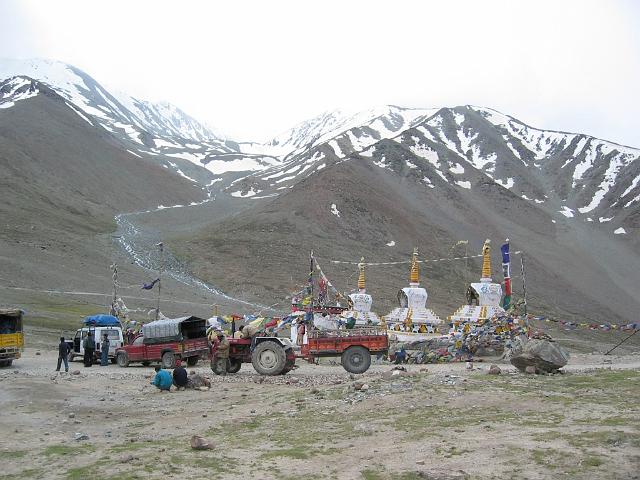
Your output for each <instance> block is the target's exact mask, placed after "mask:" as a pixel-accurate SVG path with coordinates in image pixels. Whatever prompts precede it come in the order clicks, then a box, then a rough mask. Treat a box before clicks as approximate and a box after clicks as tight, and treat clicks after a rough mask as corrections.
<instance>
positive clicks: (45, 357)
mask: <svg viewBox="0 0 640 480" xmlns="http://www.w3.org/2000/svg"><path fill="white" fill-rule="evenodd" d="M55 363H56V352H54V351H52V350H37V349H35V348H29V349H27V350H26V351H25V353H24V356H23V358H21V359H20V360H18V361H16V362H15V363H14V366H13V367H11V368H7V369H2V370H0V409H1V412H2V413H1V417H0V418H1V419H2V421H0V459H1V462H2V466H3V468H2V471H1V472H0V479H4V478H7V479H9V478H11V479H17V478H47V479H50V478H62V479H84V478H93V479H103V478H104V479H109V478H119V479H129V478H131V479H133V478H178V477H180V478H238V479H239V478H274V479H275V478H278V479H280V478H284V479H286V478H335V479H343V478H345V479H352V478H353V479H369V480H371V479H389V478H400V479H413V478H429V479H458V478H460V479H462V478H469V479H476V478H480V479H484V478H487V479H488V478H507V479H508V478H513V479H522V478H527V479H552V478H553V479H555V478H576V479H578V478H580V479H582V478H594V479H629V478H640V474H639V473H638V472H639V468H638V467H639V466H640V429H639V427H640V416H639V413H640V405H639V404H638V401H637V399H638V397H639V395H640V354H634V355H625V356H610V357H605V356H603V355H588V354H578V355H574V356H572V358H571V361H570V364H569V365H567V367H566V368H565V370H566V373H565V374H564V375H553V376H535V375H534V376H531V375H524V374H520V373H517V372H516V371H515V369H514V368H513V367H511V366H510V365H507V364H500V368H501V369H502V374H501V375H498V376H494V375H488V374H487V371H488V368H489V365H490V363H498V362H495V361H492V360H488V362H482V363H478V362H476V363H475V364H474V368H473V370H468V369H467V368H466V366H465V364H460V363H458V364H439V365H408V366H407V367H406V368H407V372H406V373H404V372H403V373H400V374H398V375H392V372H391V369H392V366H391V365H389V364H387V363H382V364H374V365H372V367H371V369H370V370H369V371H368V372H367V373H366V374H364V375H358V376H357V377H356V376H353V375H349V374H348V373H346V372H345V371H344V370H343V369H342V367H341V366H339V365H336V364H331V363H330V362H328V361H327V362H325V363H324V364H322V365H310V364H307V363H306V362H303V361H298V364H299V368H298V369H296V370H294V371H293V372H291V373H290V374H288V375H285V376H280V377H261V376H259V375H257V374H256V373H255V372H254V370H253V369H252V367H251V365H244V366H243V367H242V369H241V371H240V372H239V373H238V374H236V375H230V376H227V377H226V378H222V377H216V376H215V375H213V374H212V373H211V371H210V369H209V368H208V365H207V364H206V363H204V362H201V363H199V364H198V366H197V367H196V368H195V370H196V371H197V372H199V373H202V374H207V375H211V377H212V378H211V380H212V388H211V389H210V390H208V391H194V390H187V391H179V392H178V391H172V392H170V393H160V392H158V391H157V390H156V388H155V387H153V386H152V385H150V381H151V375H152V373H153V369H152V368H151V367H142V366H132V367H129V368H126V369H125V368H119V367H117V366H116V365H109V366H107V367H99V366H93V367H91V368H84V367H83V366H82V363H80V362H73V363H72V364H71V368H70V371H71V372H73V371H74V370H77V371H79V374H76V375H74V374H71V373H70V374H65V373H56V372H54V369H55ZM356 381H361V382H364V383H365V384H366V385H367V387H368V388H367V387H364V388H363V389H362V390H359V391H357V390H356V389H355V388H354V383H355V382H356ZM82 435H86V436H88V438H87V439H84V440H77V439H76V438H78V437H81V436H82ZM192 435H200V436H202V437H204V438H205V439H207V440H208V441H210V442H211V443H212V445H213V446H214V448H213V449H212V450H205V451H195V450H192V449H191V448H190V445H189V440H190V438H191V436H192Z"/></svg>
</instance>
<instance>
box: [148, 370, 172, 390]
mask: <svg viewBox="0 0 640 480" xmlns="http://www.w3.org/2000/svg"><path fill="white" fill-rule="evenodd" d="M155 370H156V376H155V377H154V378H153V381H152V382H151V385H155V386H156V387H158V389H159V390H160V391H167V392H168V391H169V390H171V385H172V384H173V379H172V378H171V374H170V373H169V372H167V371H166V370H162V369H161V368H160V367H156V368H155Z"/></svg>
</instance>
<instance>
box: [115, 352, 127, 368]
mask: <svg viewBox="0 0 640 480" xmlns="http://www.w3.org/2000/svg"><path fill="white" fill-rule="evenodd" d="M116 363H117V364H118V366H119V367H128V366H129V355H127V352H118V353H117V354H116Z"/></svg>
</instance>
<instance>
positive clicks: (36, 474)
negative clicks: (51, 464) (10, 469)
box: [0, 468, 46, 480]
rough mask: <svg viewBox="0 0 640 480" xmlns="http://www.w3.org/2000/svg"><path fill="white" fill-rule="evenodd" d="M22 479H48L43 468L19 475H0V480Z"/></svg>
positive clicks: (29, 469) (30, 469)
mask: <svg viewBox="0 0 640 480" xmlns="http://www.w3.org/2000/svg"><path fill="white" fill-rule="evenodd" d="M21 478H25V479H26V478H46V476H45V473H44V471H43V470H42V469H41V468H28V469H26V470H22V471H21V472H18V473H12V474H9V475H0V480H16V479H21Z"/></svg>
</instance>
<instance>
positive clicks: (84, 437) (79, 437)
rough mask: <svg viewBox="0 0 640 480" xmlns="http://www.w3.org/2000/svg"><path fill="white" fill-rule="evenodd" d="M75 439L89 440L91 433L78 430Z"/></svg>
mask: <svg viewBox="0 0 640 480" xmlns="http://www.w3.org/2000/svg"><path fill="white" fill-rule="evenodd" d="M73 439H74V440H75V441H76V442H81V441H83V440H89V435H87V434H86V433H81V432H76V434H75V435H74V436H73Z"/></svg>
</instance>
